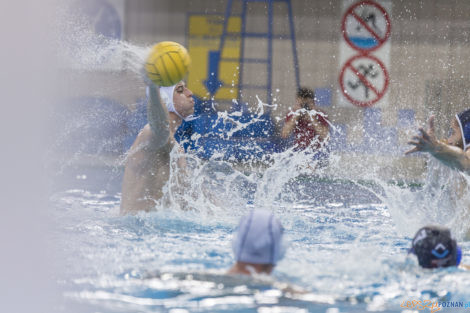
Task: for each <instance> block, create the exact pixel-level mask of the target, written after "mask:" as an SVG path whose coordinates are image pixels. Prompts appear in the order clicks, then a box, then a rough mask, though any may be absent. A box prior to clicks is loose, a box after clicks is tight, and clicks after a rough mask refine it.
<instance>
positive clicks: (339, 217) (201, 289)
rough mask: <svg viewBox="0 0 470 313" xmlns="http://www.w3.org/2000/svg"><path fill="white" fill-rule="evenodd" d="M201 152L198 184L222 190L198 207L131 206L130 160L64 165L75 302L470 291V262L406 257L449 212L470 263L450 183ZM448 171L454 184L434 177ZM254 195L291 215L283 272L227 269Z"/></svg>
mask: <svg viewBox="0 0 470 313" xmlns="http://www.w3.org/2000/svg"><path fill="white" fill-rule="evenodd" d="M193 161H194V163H193V170H194V171H196V172H194V173H193V174H196V173H197V175H194V176H192V177H193V178H192V181H191V183H192V184H193V186H194V187H193V188H200V187H201V185H205V186H206V187H207V188H206V190H211V191H213V192H212V193H210V192H209V193H204V192H203V193H204V194H203V195H202V194H199V195H198V196H196V197H194V194H193V195H192V196H191V197H192V198H190V199H191V201H192V210H188V211H185V210H181V209H179V208H177V207H176V206H160V207H159V208H158V210H157V211H155V212H152V213H143V214H139V215H137V216H124V217H121V216H119V202H120V193H119V190H120V175H121V174H120V173H121V170H120V169H119V168H111V169H110V168H96V167H95V168H93V167H79V168H75V169H74V170H73V171H70V173H63V177H66V178H67V179H65V180H63V181H62V182H61V183H60V186H61V188H58V189H57V190H56V192H55V193H54V194H53V196H52V197H51V202H52V204H53V207H54V210H53V216H54V220H55V222H56V224H57V225H58V226H57V229H56V230H55V231H54V234H53V235H52V238H51V240H52V242H53V243H54V244H55V245H57V247H58V248H59V250H61V251H62V253H63V257H62V261H61V262H60V263H61V264H60V266H62V267H63V268H64V270H63V271H58V274H57V277H56V280H57V281H58V282H59V285H60V288H61V290H62V294H63V301H62V302H63V303H62V305H63V309H64V311H67V312H70V311H77V312H172V313H180V312H328V313H333V312H364V311H385V312H414V311H417V308H416V307H415V308H414V309H412V308H405V307H403V305H405V306H406V301H412V300H425V299H431V300H432V301H433V302H435V301H454V302H461V303H464V304H465V303H468V301H470V292H469V290H470V288H469V287H470V273H468V272H465V271H463V270H459V269H455V268H454V269H445V270H436V271H428V270H422V269H420V268H419V267H418V266H417V264H416V260H415V259H414V258H412V257H409V258H407V257H406V255H407V250H408V248H409V246H410V236H411V235H413V234H414V232H415V231H416V230H417V229H418V228H419V227H420V226H421V225H422V224H423V223H427V222H430V221H431V222H432V221H433V218H434V217H435V216H441V217H442V221H443V223H444V224H447V225H450V226H453V227H454V228H453V229H456V230H457V232H456V235H457V237H458V239H459V241H460V244H461V246H462V249H463V251H464V256H463V262H464V263H469V261H468V259H469V258H470V253H469V252H468V251H469V250H470V243H469V242H463V243H462V241H461V236H462V234H461V233H460V232H459V231H458V227H459V225H460V224H458V223H459V221H456V220H455V210H454V214H451V212H450V211H449V208H446V207H440V211H441V212H440V213H439V211H438V210H437V209H435V208H436V205H438V204H439V203H444V202H446V201H447V202H448V200H449V199H448V198H446V197H445V190H443V188H444V187H442V188H441V189H438V190H441V191H440V193H437V192H436V193H434V194H431V192H430V191H429V188H430V187H429V186H428V185H430V184H431V181H430V183H429V184H425V185H424V186H418V187H415V188H404V187H398V186H395V185H391V184H386V183H383V182H381V181H380V180H378V179H377V180H376V181H373V182H369V183H361V182H358V181H354V180H350V179H349V178H348V179H338V177H341V176H343V178H344V177H346V175H343V173H341V170H340V168H335V166H337V165H335V164H331V165H330V167H333V168H335V171H333V172H336V174H337V175H336V176H335V177H332V175H331V171H330V172H329V176H328V177H327V176H323V174H322V173H323V172H322V171H320V172H317V173H316V174H315V175H312V174H311V172H310V174H308V173H309V172H308V170H307V171H304V170H302V169H299V168H298V165H299V164H298V162H301V161H302V160H301V158H299V160H298V162H297V161H296V160H295V158H294V159H287V160H286V159H280V160H278V161H277V163H275V164H274V165H273V166H272V167H269V168H267V169H264V170H263V171H262V172H257V173H251V174H250V173H249V172H248V171H246V172H241V171H238V170H236V169H235V167H233V166H232V165H230V164H229V163H226V162H222V161H209V162H205V161H204V162H198V161H197V160H193ZM190 164H191V162H190ZM436 166H439V165H436ZM293 169H296V170H297V172H295V171H293ZM440 170H441V171H442V169H440ZM444 170H445V169H444ZM325 173H326V172H325ZM374 175H376V177H377V176H378V175H377V173H375V174H374V173H373V175H372V177H373V176H374ZM449 175H450V174H449ZM449 175H447V176H449ZM452 175H454V174H452ZM455 175H456V174H455ZM441 176H444V175H441ZM445 179H449V178H448V177H446V178H445ZM65 181H67V182H66V183H65ZM438 182H439V183H442V184H445V180H444V181H439V180H438V179H433V180H432V184H434V185H435V184H437V183H438ZM195 190H196V191H201V189H193V191H195ZM187 194H188V195H190V194H191V192H188V193H187ZM422 202H424V203H422ZM420 203H422V205H419V204H420ZM253 207H264V208H267V209H270V210H273V211H274V212H275V214H276V215H277V216H278V217H279V218H280V220H281V221H282V223H283V225H284V227H285V229H286V235H287V238H288V241H289V246H288V250H287V253H286V256H285V258H284V259H283V260H282V261H281V262H280V263H279V264H278V266H277V267H276V269H275V271H274V273H273V275H272V277H257V278H255V279H249V278H246V277H228V276H225V275H224V273H225V271H226V270H227V269H228V268H229V267H230V266H231V265H232V264H233V262H234V260H233V256H232V252H231V238H232V234H233V231H234V229H235V228H236V226H237V223H238V220H239V218H240V217H241V216H242V215H243V214H245V213H246V212H248V211H249V210H250V209H251V208H253ZM423 210H427V211H423ZM446 212H447V213H446ZM425 215H426V216H427V218H424V217H423V216H425ZM453 215H454V219H453V218H452V216H453ZM410 216H414V217H415V219H414V220H410ZM289 288H291V289H292V288H293V289H295V290H297V292H292V291H291V290H289ZM426 310H430V309H426ZM443 310H444V308H443ZM445 310H452V312H464V311H466V310H468V309H465V308H452V309H448V308H446V309H445Z"/></svg>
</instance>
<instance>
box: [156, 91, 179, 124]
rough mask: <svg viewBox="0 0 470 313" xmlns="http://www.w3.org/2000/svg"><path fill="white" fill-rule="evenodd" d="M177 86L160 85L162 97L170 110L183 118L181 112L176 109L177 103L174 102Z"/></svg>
mask: <svg viewBox="0 0 470 313" xmlns="http://www.w3.org/2000/svg"><path fill="white" fill-rule="evenodd" d="M175 87H176V85H173V86H169V87H160V97H161V98H162V100H163V102H165V104H166V108H167V110H168V112H173V113H175V114H176V115H178V116H179V117H181V118H183V117H182V116H181V114H179V112H177V111H176V109H175V104H174V103H173V94H174V92H175Z"/></svg>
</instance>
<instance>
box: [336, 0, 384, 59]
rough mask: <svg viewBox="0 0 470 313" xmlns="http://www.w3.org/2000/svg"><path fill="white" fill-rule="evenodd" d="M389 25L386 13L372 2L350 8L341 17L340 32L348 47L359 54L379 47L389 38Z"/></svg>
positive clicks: (359, 3) (364, 2) (360, 3)
mask: <svg viewBox="0 0 470 313" xmlns="http://www.w3.org/2000/svg"><path fill="white" fill-rule="evenodd" d="M390 30H391V23H390V17H389V15H388V13H387V11H386V10H385V9H384V8H383V7H382V6H381V5H380V4H378V3H376V2H373V1H361V2H358V3H356V4H354V5H353V6H351V7H350V8H349V9H348V10H347V11H346V13H345V14H344V16H343V20H342V23H341V31H342V33H343V37H344V39H345V40H346V42H347V43H348V44H349V46H350V47H351V48H353V49H355V50H358V51H360V52H370V51H373V50H376V49H378V48H379V47H381V46H382V45H383V44H384V43H385V42H386V41H387V39H388V38H389V37H390Z"/></svg>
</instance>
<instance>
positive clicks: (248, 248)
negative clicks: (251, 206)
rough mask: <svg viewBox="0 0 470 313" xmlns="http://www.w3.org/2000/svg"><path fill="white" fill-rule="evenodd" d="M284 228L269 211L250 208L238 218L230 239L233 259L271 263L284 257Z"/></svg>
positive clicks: (274, 263)
mask: <svg viewBox="0 0 470 313" xmlns="http://www.w3.org/2000/svg"><path fill="white" fill-rule="evenodd" d="M283 232H284V228H283V227H282V224H281V222H280V221H279V219H277V218H276V217H275V216H274V215H273V214H272V213H271V212H269V211H266V210H252V211H251V212H250V213H249V214H248V215H246V216H244V217H242V218H241V220H240V224H239V225H238V232H237V234H236V235H235V236H234V238H233V241H232V248H233V252H234V254H235V259H236V260H237V261H240V262H245V263H253V264H272V265H276V264H277V262H278V261H279V260H280V259H282V258H283V257H284V253H285V245H284V244H283V243H282V235H283Z"/></svg>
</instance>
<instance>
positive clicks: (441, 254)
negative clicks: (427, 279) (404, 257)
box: [409, 226, 462, 268]
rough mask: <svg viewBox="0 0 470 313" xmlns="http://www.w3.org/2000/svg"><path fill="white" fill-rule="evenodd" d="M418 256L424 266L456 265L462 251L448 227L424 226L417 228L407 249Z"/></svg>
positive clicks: (419, 261) (420, 263)
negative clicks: (409, 247)
mask: <svg viewBox="0 0 470 313" xmlns="http://www.w3.org/2000/svg"><path fill="white" fill-rule="evenodd" d="M409 252H410V253H413V254H415V255H416V256H417V257H418V263H419V265H420V266H422V267H424V268H437V267H448V266H458V265H459V263H460V259H461V258H462V251H461V250H460V248H459V247H458V246H457V243H456V241H455V240H454V239H452V237H451V234H450V230H449V229H448V228H444V227H439V226H425V227H423V228H421V229H420V230H418V232H417V233H416V235H415V237H414V238H413V242H412V246H411V249H410V251H409Z"/></svg>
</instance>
